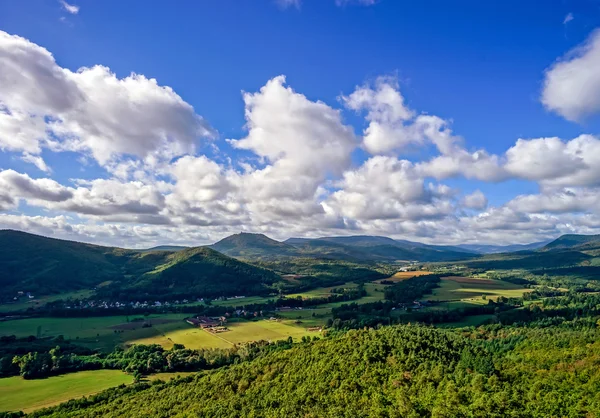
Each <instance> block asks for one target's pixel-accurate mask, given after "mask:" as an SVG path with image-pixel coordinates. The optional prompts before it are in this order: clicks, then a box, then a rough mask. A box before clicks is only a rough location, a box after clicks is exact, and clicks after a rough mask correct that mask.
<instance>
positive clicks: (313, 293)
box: [286, 282, 358, 299]
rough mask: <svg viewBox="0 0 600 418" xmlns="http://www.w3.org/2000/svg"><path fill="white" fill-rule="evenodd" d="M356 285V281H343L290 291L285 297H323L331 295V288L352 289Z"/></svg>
mask: <svg viewBox="0 0 600 418" xmlns="http://www.w3.org/2000/svg"><path fill="white" fill-rule="evenodd" d="M357 286H358V284H357V283H354V282H347V283H343V284H340V285H337V286H330V287H316V288H314V289H311V290H306V291H304V292H300V293H292V294H289V295H286V297H288V298H298V297H300V298H302V299H311V298H325V297H327V296H331V295H332V293H331V291H332V290H333V289H354V288H356V287H357Z"/></svg>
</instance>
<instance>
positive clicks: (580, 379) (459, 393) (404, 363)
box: [32, 320, 600, 417]
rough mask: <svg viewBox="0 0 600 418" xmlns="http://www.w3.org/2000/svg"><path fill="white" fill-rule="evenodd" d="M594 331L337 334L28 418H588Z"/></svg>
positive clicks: (577, 324)
mask: <svg viewBox="0 0 600 418" xmlns="http://www.w3.org/2000/svg"><path fill="white" fill-rule="evenodd" d="M599 332H600V330H598V328H597V325H596V323H595V322H594V321H586V320H574V321H563V322H562V323H560V324H557V325H553V326H545V327H537V326H528V327H502V326H488V327H486V328H480V329H477V330H474V331H469V330H466V331H462V332H457V331H444V330H439V329H433V328H428V327H423V326H415V325H401V326H393V327H383V328H381V329H378V330H374V329H368V330H356V331H348V332H346V333H341V334H339V335H332V336H331V337H329V338H326V339H323V340H319V341H305V342H304V343H301V344H298V345H296V346H294V347H293V348H291V349H288V350H283V351H274V352H271V353H268V354H267V355H264V356H259V357H258V358H256V359H255V360H253V361H249V362H243V363H240V364H235V365H232V366H229V367H224V368H219V369H216V370H213V371H206V372H202V373H199V374H198V375H196V376H195V377H188V378H185V379H183V380H176V381H173V382H169V383H163V382H157V383H153V384H139V385H134V386H131V387H123V388H115V389H111V390H108V391H106V392H103V393H100V394H98V395H94V396H91V397H89V398H86V399H81V400H73V401H69V402H67V403H65V404H63V405H60V406H58V407H55V408H50V409H47V410H42V411H38V412H36V413H34V414H32V416H36V417H42V416H54V417H65V416H66V417H68V416H73V417H75V416H77V417H82V416H83V417H99V416H103V417H122V416H156V417H167V416H181V417H183V416H207V417H208V416H219V417H240V416H261V417H292V416H304V417H326V416H329V417H357V416H365V417H367V416H370V417H375V416H377V417H383V416H388V417H427V416H432V417H458V416H465V417H467V416H472V417H476V416H478V417H505V416H513V417H551V416H555V417H559V416H597V414H599V413H600V391H599V390H598V389H599V387H600V369H598V367H597V362H598V358H599V354H600V345H599V344H600V343H599V342H598V341H599V338H598V337H599Z"/></svg>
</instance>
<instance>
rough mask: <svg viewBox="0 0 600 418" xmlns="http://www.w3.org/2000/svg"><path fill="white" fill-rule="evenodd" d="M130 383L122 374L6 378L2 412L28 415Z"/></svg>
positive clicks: (1, 387) (166, 376)
mask: <svg viewBox="0 0 600 418" xmlns="http://www.w3.org/2000/svg"><path fill="white" fill-rule="evenodd" d="M189 374H192V373H191V372H179V373H157V374H154V375H151V376H148V377H147V379H148V380H157V379H161V380H164V381H167V380H170V379H174V378H177V377H179V376H181V377H183V376H187V375H189ZM131 383H133V377H132V376H131V375H128V374H125V373H123V372H122V371H120V370H91V371H83V372H77V373H70V374H64V375H59V376H52V377H48V378H46V379H34V380H25V379H23V378H21V377H20V376H15V377H6V378H3V379H0V412H1V411H19V410H21V411H23V412H26V413H27V412H31V411H34V410H36V409H40V408H45V407H48V406H52V405H57V404H59V403H61V402H65V401H67V400H69V399H75V398H80V397H82V396H89V395H93V394H94V393H98V392H101V391H103V390H105V389H108V388H111V387H115V386H119V385H121V384H126V385H127V384H131Z"/></svg>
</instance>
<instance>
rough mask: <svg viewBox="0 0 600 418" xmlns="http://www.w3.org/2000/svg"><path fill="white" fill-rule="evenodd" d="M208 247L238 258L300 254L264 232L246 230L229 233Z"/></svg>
mask: <svg viewBox="0 0 600 418" xmlns="http://www.w3.org/2000/svg"><path fill="white" fill-rule="evenodd" d="M209 247H210V248H212V249H213V250H216V251H219V252H220V253H223V254H226V255H228V256H230V257H240V258H264V257H274V256H299V255H300V253H299V251H298V250H297V249H296V248H295V247H293V246H291V245H288V244H286V243H283V242H280V241H276V240H274V239H271V238H269V237H267V236H266V235H264V234H251V233H247V232H241V233H239V234H234V235H230V236H228V237H226V238H223V239H222V240H220V241H218V242H216V243H214V244H213V245H210V246H209Z"/></svg>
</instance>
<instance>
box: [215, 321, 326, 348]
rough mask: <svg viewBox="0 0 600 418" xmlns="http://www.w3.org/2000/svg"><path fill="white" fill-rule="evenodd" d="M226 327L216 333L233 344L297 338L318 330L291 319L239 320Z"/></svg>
mask: <svg viewBox="0 0 600 418" xmlns="http://www.w3.org/2000/svg"><path fill="white" fill-rule="evenodd" d="M227 328H229V329H230V331H228V332H224V333H221V334H218V335H219V337H221V338H223V339H225V340H227V341H229V342H231V343H233V344H240V343H244V342H248V341H259V340H269V341H277V340H283V339H286V338H288V337H292V338H294V339H295V340H298V339H300V338H302V337H303V336H305V335H306V336H313V335H319V333H318V332H309V331H308V330H307V329H306V328H304V327H303V326H300V325H296V324H294V321H293V320H281V321H269V320H260V321H241V322H235V323H231V324H228V325H227Z"/></svg>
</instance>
